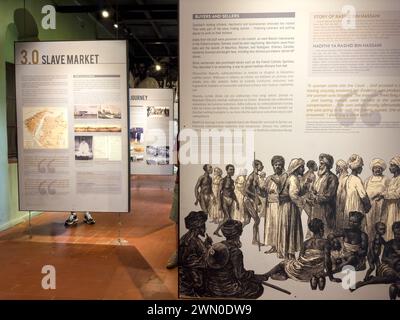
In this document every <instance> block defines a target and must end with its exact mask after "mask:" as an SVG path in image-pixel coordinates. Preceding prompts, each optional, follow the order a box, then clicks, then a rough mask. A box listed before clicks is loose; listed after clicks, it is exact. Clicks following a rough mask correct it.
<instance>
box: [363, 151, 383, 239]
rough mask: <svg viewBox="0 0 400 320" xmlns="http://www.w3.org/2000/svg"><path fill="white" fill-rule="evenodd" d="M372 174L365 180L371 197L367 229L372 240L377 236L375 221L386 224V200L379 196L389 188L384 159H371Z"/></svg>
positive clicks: (366, 188)
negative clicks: (384, 205)
mask: <svg viewBox="0 0 400 320" xmlns="http://www.w3.org/2000/svg"><path fill="white" fill-rule="evenodd" d="M370 167H371V170H372V176H370V177H368V178H367V179H366V180H365V183H364V184H365V190H366V191H367V194H368V197H369V198H370V199H371V205H372V207H371V210H370V211H369V213H368V214H367V217H366V218H367V221H366V223H367V229H366V232H367V234H368V238H369V239H370V240H371V239H373V238H374V236H375V223H377V222H383V223H385V224H386V217H385V212H384V210H383V203H384V200H383V199H382V198H381V197H379V195H380V194H383V193H384V192H385V191H386V190H387V186H388V184H389V179H388V178H387V177H386V176H384V175H383V172H384V171H385V170H386V163H385V161H383V160H382V159H378V158H376V159H373V160H372V161H371V165H370Z"/></svg>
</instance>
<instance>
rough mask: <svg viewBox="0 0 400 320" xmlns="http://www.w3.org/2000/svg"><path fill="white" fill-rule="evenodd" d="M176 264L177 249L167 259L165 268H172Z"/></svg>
mask: <svg viewBox="0 0 400 320" xmlns="http://www.w3.org/2000/svg"><path fill="white" fill-rule="evenodd" d="M177 266H178V251H175V252H174V253H173V254H172V255H171V256H170V257H169V259H168V262H167V266H166V267H167V269H173V268H176V267H177Z"/></svg>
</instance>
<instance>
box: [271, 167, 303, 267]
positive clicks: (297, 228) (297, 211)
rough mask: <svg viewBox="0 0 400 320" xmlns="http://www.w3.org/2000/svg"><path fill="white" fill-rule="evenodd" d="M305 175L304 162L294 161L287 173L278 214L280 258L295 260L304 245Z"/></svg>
mask: <svg viewBox="0 0 400 320" xmlns="http://www.w3.org/2000/svg"><path fill="white" fill-rule="evenodd" d="M303 173H304V160H303V159H292V161H291V162H290V164H289V168H288V171H287V174H288V178H287V179H286V182H285V184H284V185H283V188H282V191H281V193H280V194H279V214H278V248H277V250H278V257H279V258H285V259H295V258H296V256H295V253H296V252H298V251H300V249H301V246H302V244H303V227H302V224H301V210H303V208H304V203H305V201H304V199H303V198H302V197H301V193H300V192H301V186H300V179H299V176H302V175H303Z"/></svg>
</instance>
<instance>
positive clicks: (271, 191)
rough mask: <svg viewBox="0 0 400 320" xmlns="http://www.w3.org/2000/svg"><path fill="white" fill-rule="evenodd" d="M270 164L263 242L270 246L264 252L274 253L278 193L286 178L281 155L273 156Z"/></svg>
mask: <svg viewBox="0 0 400 320" xmlns="http://www.w3.org/2000/svg"><path fill="white" fill-rule="evenodd" d="M271 165H272V168H273V170H274V174H273V175H270V176H268V177H267V180H266V184H265V187H266V193H267V204H266V210H265V225H264V243H265V245H266V246H270V248H269V249H268V250H267V251H265V253H267V254H268V253H276V252H277V246H278V234H277V232H278V217H279V193H280V192H281V189H282V187H283V185H284V183H285V181H286V179H287V174H286V173H285V159H284V158H283V157H282V156H273V157H272V159H271Z"/></svg>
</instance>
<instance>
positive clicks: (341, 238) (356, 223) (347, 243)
mask: <svg viewBox="0 0 400 320" xmlns="http://www.w3.org/2000/svg"><path fill="white" fill-rule="evenodd" d="M363 219H364V214H362V213H361V212H357V211H352V212H350V214H349V222H348V228H346V229H344V230H343V231H337V232H335V233H331V234H330V235H329V236H328V239H329V240H330V241H332V242H333V241H335V240H338V242H337V243H340V251H339V255H338V256H337V258H338V259H340V260H341V261H340V262H341V263H338V264H337V266H336V268H335V269H334V270H333V272H334V273H336V272H340V271H341V270H342V268H343V267H344V266H346V265H350V266H353V267H354V268H355V270H356V271H360V270H365V269H366V261H365V260H366V257H367V252H368V235H367V234H366V233H365V232H364V231H362V230H361V223H362V220H363Z"/></svg>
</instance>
